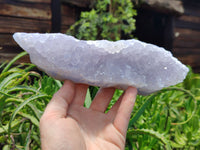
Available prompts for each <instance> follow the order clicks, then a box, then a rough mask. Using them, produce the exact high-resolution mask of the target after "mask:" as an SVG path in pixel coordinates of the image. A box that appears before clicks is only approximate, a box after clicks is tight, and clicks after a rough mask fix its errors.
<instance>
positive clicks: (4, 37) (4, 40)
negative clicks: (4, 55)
mask: <svg viewBox="0 0 200 150" xmlns="http://www.w3.org/2000/svg"><path fill="white" fill-rule="evenodd" d="M3 45H7V46H9V45H10V46H13V45H17V44H16V43H15V41H14V40H13V37H12V34H2V33H1V34H0V46H3Z"/></svg>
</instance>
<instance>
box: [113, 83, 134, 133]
mask: <svg viewBox="0 0 200 150" xmlns="http://www.w3.org/2000/svg"><path fill="white" fill-rule="evenodd" d="M136 96H137V89H136V88H133V87H129V88H128V89H127V90H126V91H125V94H124V96H123V97H122V100H121V103H120V106H119V108H118V110H117V113H116V117H115V119H114V126H115V127H116V128H117V129H118V130H119V131H120V132H121V134H122V135H123V136H126V131H127V128H128V123H129V120H130V115H131V112H132V110H133V106H134V104H135V99H136ZM116 107H117V106H116Z"/></svg>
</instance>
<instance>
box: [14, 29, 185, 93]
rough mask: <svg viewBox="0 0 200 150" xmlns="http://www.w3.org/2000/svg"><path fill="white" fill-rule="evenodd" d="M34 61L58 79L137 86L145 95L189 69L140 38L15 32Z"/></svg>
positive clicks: (169, 54)
mask: <svg viewBox="0 0 200 150" xmlns="http://www.w3.org/2000/svg"><path fill="white" fill-rule="evenodd" d="M14 39H15V41H16V42H17V43H18V44H19V45H20V46H21V47H22V48H23V49H24V50H25V51H27V52H28V53H29V54H30V58H31V62H32V63H34V64H35V65H37V66H38V68H40V69H41V70H43V71H45V72H46V73H47V74H49V75H50V76H52V77H54V78H55V79H58V80H65V79H69V80H72V81H74V82H76V83H86V84H89V85H94V86H100V87H116V88H120V89H126V88H127V87H128V86H134V87H136V88H137V89H138V91H139V94H142V95H146V94H150V93H153V92H155V91H158V90H160V89H162V88H164V87H168V86H171V85H175V84H177V83H180V82H182V81H183V80H184V78H185V77H186V75H187V72H188V68H187V67H186V66H185V65H183V64H182V63H181V62H180V61H178V59H176V58H175V57H173V56H172V54H171V52H169V51H167V50H165V49H164V48H161V47H158V46H155V45H152V44H147V43H144V42H141V41H139V40H135V39H131V40H119V41H116V42H111V41H107V40H98V41H84V40H78V39H76V38H74V37H72V36H68V35H65V34H61V33H50V34H49V33H46V34H39V33H15V34H14Z"/></svg>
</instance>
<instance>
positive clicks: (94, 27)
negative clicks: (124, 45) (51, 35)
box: [67, 0, 137, 41]
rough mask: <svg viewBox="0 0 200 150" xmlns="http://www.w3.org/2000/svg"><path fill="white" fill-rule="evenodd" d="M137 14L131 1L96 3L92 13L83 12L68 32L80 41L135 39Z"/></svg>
mask: <svg viewBox="0 0 200 150" xmlns="http://www.w3.org/2000/svg"><path fill="white" fill-rule="evenodd" d="M136 14H137V12H136V10H135V9H133V4H132V2H131V0H100V1H95V3H94V6H93V8H92V10H91V11H86V12H81V16H80V20H79V21H77V22H76V23H75V24H74V25H72V26H71V27H70V29H69V30H68V32H67V33H68V34H71V35H73V36H75V37H77V38H78V39H84V40H97V39H107V40H114V41H115V40H120V39H121V38H122V35H125V36H124V37H126V38H128V37H131V38H132V37H133V35H132V32H133V31H134V30H135V19H134V18H133V17H134V16H136Z"/></svg>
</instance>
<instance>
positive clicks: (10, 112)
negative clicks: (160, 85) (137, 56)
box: [0, 52, 200, 150]
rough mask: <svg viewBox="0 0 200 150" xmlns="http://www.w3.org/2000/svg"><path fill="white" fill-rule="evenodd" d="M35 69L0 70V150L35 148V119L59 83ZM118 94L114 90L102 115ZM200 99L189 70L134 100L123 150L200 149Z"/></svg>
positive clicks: (199, 85) (199, 78) (198, 80)
mask: <svg viewBox="0 0 200 150" xmlns="http://www.w3.org/2000/svg"><path fill="white" fill-rule="evenodd" d="M25 54H26V53H25V52H24V53H21V54H19V55H18V56H17V57H16V58H20V57H22V56H24V55H25ZM16 58H14V60H16ZM11 62H12V63H14V61H11ZM34 67H35V65H33V64H21V65H18V66H15V67H11V63H9V64H7V65H6V64H4V65H2V66H1V70H3V71H2V72H1V74H0V149H3V150H9V149H18V150H21V149H33V150H38V149H40V137H39V135H40V134H39V119H40V117H41V115H42V113H43V111H44V108H45V107H46V105H47V104H48V102H49V100H50V99H51V97H52V95H53V94H54V93H55V92H56V91H57V90H58V89H59V88H60V87H61V86H62V83H61V82H60V81H57V80H55V79H53V78H51V77H49V76H47V75H45V74H44V73H43V74H42V75H41V74H39V73H38V72H36V71H34ZM89 92H90V93H89ZM96 92H97V89H93V90H90V91H88V93H87V96H86V101H85V106H86V107H89V106H90V104H91V102H92V98H94V96H95V94H96ZM122 93H123V91H121V90H116V92H115V94H114V97H113V99H112V101H111V103H110V105H109V107H108V110H107V111H109V109H110V108H111V107H112V105H113V104H114V103H115V102H116V101H117V99H118V98H119V96H120V95H121V94H122ZM199 95H200V75H199V74H194V73H192V71H191V70H190V72H189V74H188V76H187V78H186V79H185V80H184V82H183V83H180V84H178V85H176V86H173V87H169V88H165V89H163V90H161V91H159V92H157V93H154V94H152V95H149V96H141V95H138V96H137V101H136V104H135V107H134V110H133V113H132V117H131V120H130V124H129V128H128V133H127V139H126V149H127V150H132V149H135V150H137V149H138V150H139V149H153V150H157V149H160V150H164V149H166V150H171V149H186V150H187V149H188V150H192V149H200V138H199V137H200V122H199V121H200V108H199V105H200V96H199Z"/></svg>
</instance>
